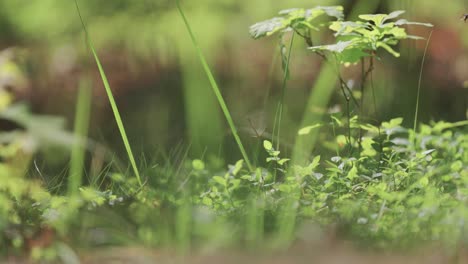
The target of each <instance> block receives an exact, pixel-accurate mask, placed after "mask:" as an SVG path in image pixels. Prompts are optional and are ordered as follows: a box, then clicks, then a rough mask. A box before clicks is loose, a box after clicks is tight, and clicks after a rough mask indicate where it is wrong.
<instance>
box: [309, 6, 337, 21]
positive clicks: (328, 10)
mask: <svg viewBox="0 0 468 264" xmlns="http://www.w3.org/2000/svg"><path fill="white" fill-rule="evenodd" d="M316 9H320V10H323V11H324V12H325V14H327V15H328V16H330V17H335V18H336V19H338V20H342V19H343V18H344V14H343V7H342V6H317V7H316Z"/></svg>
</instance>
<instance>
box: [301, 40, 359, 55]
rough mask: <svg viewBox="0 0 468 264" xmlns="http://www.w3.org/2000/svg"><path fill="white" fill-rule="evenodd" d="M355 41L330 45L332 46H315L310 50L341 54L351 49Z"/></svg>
mask: <svg viewBox="0 0 468 264" xmlns="http://www.w3.org/2000/svg"><path fill="white" fill-rule="evenodd" d="M353 43H354V41H352V40H350V41H341V40H340V41H338V43H336V44H330V45H322V46H315V47H310V48H309V49H310V50H312V51H318V50H327V51H331V52H335V53H341V52H343V51H344V50H345V49H347V48H349V47H351V46H352V45H353Z"/></svg>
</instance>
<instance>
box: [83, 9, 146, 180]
mask: <svg viewBox="0 0 468 264" xmlns="http://www.w3.org/2000/svg"><path fill="white" fill-rule="evenodd" d="M75 5H76V11H77V12H78V16H79V17H80V21H81V25H82V26H83V31H84V33H85V37H86V40H87V43H88V46H89V48H90V49H91V52H92V54H93V57H94V60H95V61H96V65H97V67H98V69H99V74H100V75H101V79H102V83H103V84H104V88H105V90H106V93H107V98H108V99H109V103H110V105H111V108H112V112H113V113H114V118H115V121H116V122H117V126H118V128H119V131H120V135H121V137H122V141H123V143H124V145H125V149H126V151H127V156H128V158H129V160H130V163H131V165H132V168H133V173H134V174H135V176H136V178H137V181H138V183H139V184H140V186H142V185H143V183H142V181H141V177H140V172H139V171H138V168H137V165H136V162H135V157H134V156H133V152H132V149H131V147H130V143H129V141H128V137H127V133H126V132H125V127H124V125H123V122H122V117H121V116H120V112H119V108H118V107H117V103H116V102H115V99H114V95H113V94H112V90H111V88H110V85H109V81H108V80H107V76H106V73H105V72H104V68H103V67H102V64H101V61H100V60H99V57H98V55H97V53H96V50H95V49H94V45H93V42H92V41H91V38H90V37H89V34H88V30H87V28H86V25H85V23H84V20H83V17H82V15H81V12H80V8H79V6H78V2H77V0H75Z"/></svg>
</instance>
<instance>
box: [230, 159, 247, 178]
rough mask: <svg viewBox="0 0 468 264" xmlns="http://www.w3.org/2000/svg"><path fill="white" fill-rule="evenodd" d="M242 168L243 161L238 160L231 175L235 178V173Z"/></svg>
mask: <svg viewBox="0 0 468 264" xmlns="http://www.w3.org/2000/svg"><path fill="white" fill-rule="evenodd" d="M243 166H244V160H238V161H237V162H236V164H235V165H234V168H233V169H232V175H234V176H236V175H237V173H239V171H240V170H241V169H242V167H243Z"/></svg>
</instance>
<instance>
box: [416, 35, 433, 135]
mask: <svg viewBox="0 0 468 264" xmlns="http://www.w3.org/2000/svg"><path fill="white" fill-rule="evenodd" d="M433 31H434V30H431V33H429V37H428V38H427V41H426V47H425V48H424V55H423V58H422V61H421V71H420V72H419V80H418V94H417V95H416V110H415V111H414V124H413V131H416V126H417V124H418V114H419V96H420V94H421V82H422V74H423V70H424V62H425V61H426V53H427V49H428V48H429V42H430V41H431V37H432V32H433Z"/></svg>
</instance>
